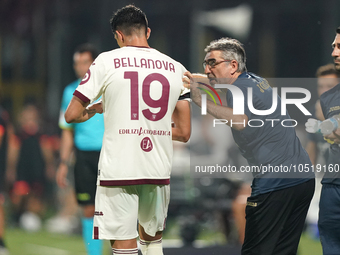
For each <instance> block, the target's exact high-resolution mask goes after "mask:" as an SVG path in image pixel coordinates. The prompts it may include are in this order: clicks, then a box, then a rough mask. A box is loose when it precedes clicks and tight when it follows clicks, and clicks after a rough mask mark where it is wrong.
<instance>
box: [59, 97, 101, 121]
mask: <svg viewBox="0 0 340 255" xmlns="http://www.w3.org/2000/svg"><path fill="white" fill-rule="evenodd" d="M89 103H90V102H86V103H85V102H83V101H82V100H81V99H79V98H78V97H76V96H73V97H72V100H71V102H70V104H69V105H68V107H67V109H66V112H65V120H66V122H67V123H79V122H84V121H87V120H88V119H90V118H92V117H93V116H94V115H95V114H96V113H97V110H96V109H95V108H92V109H86V107H87V106H88V105H89Z"/></svg>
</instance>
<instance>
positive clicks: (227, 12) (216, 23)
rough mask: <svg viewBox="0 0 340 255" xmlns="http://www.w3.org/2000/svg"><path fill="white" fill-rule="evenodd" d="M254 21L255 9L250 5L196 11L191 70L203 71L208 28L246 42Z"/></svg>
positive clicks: (193, 17)
mask: <svg viewBox="0 0 340 255" xmlns="http://www.w3.org/2000/svg"><path fill="white" fill-rule="evenodd" d="M252 20H253V9H252V7H251V6H250V5H248V4H241V5H239V6H237V7H233V8H225V9H218V10H213V11H196V12H195V11H194V12H193V14H192V18H191V42H190V44H191V45H190V46H191V47H190V49H191V52H190V70H192V71H194V72H199V71H201V70H202V67H201V64H200V63H201V62H202V60H203V58H204V56H202V54H203V50H202V49H204V47H205V44H206V43H208V42H205V40H204V39H205V36H206V35H205V34H206V33H205V32H206V31H205V29H206V28H207V27H214V28H216V29H218V30H220V31H222V32H224V33H226V36H227V35H229V36H232V37H234V38H236V39H238V40H240V41H244V40H246V39H247V37H248V36H249V34H250V31H251V25H252Z"/></svg>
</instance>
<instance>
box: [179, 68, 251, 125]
mask: <svg viewBox="0 0 340 255" xmlns="http://www.w3.org/2000/svg"><path fill="white" fill-rule="evenodd" d="M184 75H185V76H187V77H188V78H189V79H190V80H191V82H190V92H191V99H192V101H194V103H195V104H197V105H198V106H199V107H202V97H201V91H200V89H198V87H199V84H198V83H197V82H194V80H195V79H202V78H203V76H202V74H191V73H190V72H186V73H185V74H184ZM183 82H184V83H185V81H184V80H183ZM207 112H208V113H209V114H211V115H212V116H214V117H215V118H217V119H223V120H226V121H227V123H226V124H227V125H228V126H231V124H232V126H231V128H233V129H235V130H238V131H241V130H243V129H245V127H246V126H247V123H248V116H247V115H245V114H242V115H234V114H233V109H232V108H230V107H226V106H223V105H215V103H214V102H212V101H210V100H207Z"/></svg>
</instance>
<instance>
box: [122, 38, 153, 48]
mask: <svg viewBox="0 0 340 255" xmlns="http://www.w3.org/2000/svg"><path fill="white" fill-rule="evenodd" d="M123 46H133V47H147V48H149V44H148V41H147V39H146V38H145V37H138V36H131V37H130V36H129V37H126V39H125V40H124V43H123Z"/></svg>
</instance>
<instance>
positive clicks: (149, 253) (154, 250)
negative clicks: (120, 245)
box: [139, 238, 163, 255]
mask: <svg viewBox="0 0 340 255" xmlns="http://www.w3.org/2000/svg"><path fill="white" fill-rule="evenodd" d="M139 243H140V250H141V251H142V254H143V255H163V246H162V238H161V239H158V240H155V241H144V240H142V239H140V240H139Z"/></svg>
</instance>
